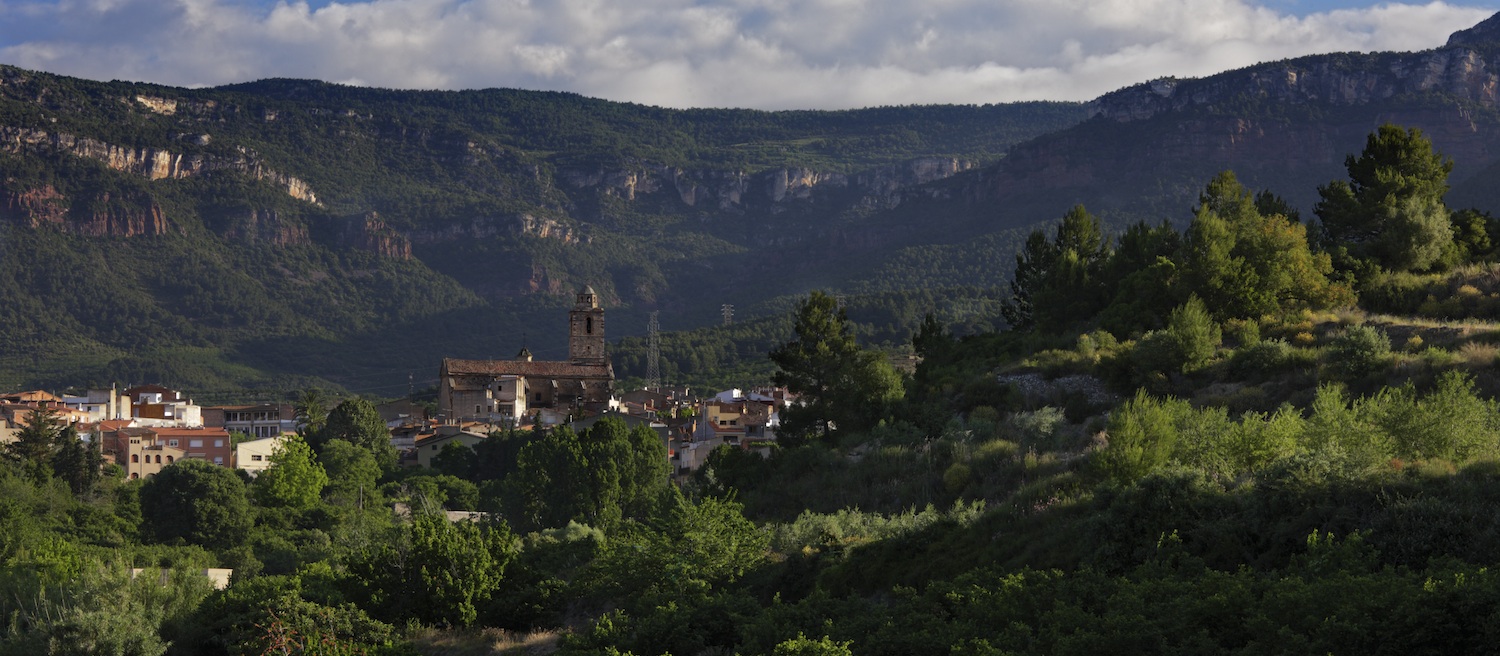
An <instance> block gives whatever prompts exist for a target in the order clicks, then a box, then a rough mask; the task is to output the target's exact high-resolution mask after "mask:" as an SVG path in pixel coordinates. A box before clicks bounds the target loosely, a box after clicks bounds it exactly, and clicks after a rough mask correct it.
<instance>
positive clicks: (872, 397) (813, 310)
mask: <svg viewBox="0 0 1500 656" xmlns="http://www.w3.org/2000/svg"><path fill="white" fill-rule="evenodd" d="M794 331H795V332H796V335H795V337H794V338H793V339H792V341H790V342H787V343H786V344H782V345H781V346H778V347H776V348H775V349H774V350H772V351H771V361H772V362H774V363H776V366H777V367H778V371H777V372H776V374H775V377H774V380H775V381H776V384H777V385H784V386H786V388H787V389H788V390H790V391H791V392H792V393H794V394H797V395H798V401H797V403H795V404H792V405H789V406H787V407H786V409H784V410H782V412H781V430H780V431H779V432H778V439H781V440H783V441H785V442H787V443H795V442H796V441H798V440H802V439H806V438H807V437H809V436H819V437H827V436H828V435H829V434H830V433H832V432H833V430H834V428H835V427H839V428H858V427H860V426H861V425H865V424H873V423H874V418H877V417H880V416H882V415H883V411H884V406H885V405H886V404H887V403H890V402H891V401H894V400H896V399H898V398H900V396H901V378H900V376H899V375H897V374H896V372H895V371H894V370H893V369H892V368H891V366H890V363H889V362H887V361H886V360H885V358H884V357H883V356H882V355H881V354H880V353H878V352H873V351H865V350H864V349H861V348H860V346H859V344H858V343H857V342H855V340H854V334H853V333H852V332H851V331H850V328H849V318H848V316H847V315H846V314H845V313H844V310H843V309H842V308H840V307H839V306H838V302H837V301H835V300H834V298H833V297H832V296H829V295H828V294H825V293H823V292H820V291H814V292H813V293H812V294H810V295H809V296H808V297H807V300H805V301H803V302H802V303H800V304H798V306H797V314H796V321H795V325H794Z"/></svg>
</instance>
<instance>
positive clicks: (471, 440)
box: [417, 426, 489, 467]
mask: <svg viewBox="0 0 1500 656" xmlns="http://www.w3.org/2000/svg"><path fill="white" fill-rule="evenodd" d="M487 439H489V434H488V433H476V432H473V431H469V430H463V429H460V428H459V427H458V426H439V427H438V430H437V432H436V433H434V434H433V435H431V436H428V437H426V438H423V439H420V440H417V464H419V465H421V466H423V467H431V466H432V459H433V457H435V456H437V455H438V454H439V453H442V452H443V447H445V446H447V445H448V444H449V443H450V442H457V443H459V444H462V445H464V446H466V447H469V448H471V449H472V448H474V446H475V445H476V444H479V443H480V442H483V441H485V440H487Z"/></svg>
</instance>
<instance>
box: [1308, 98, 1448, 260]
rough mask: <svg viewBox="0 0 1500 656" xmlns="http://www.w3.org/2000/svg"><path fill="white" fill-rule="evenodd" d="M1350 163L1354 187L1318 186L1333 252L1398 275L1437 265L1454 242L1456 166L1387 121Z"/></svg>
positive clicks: (1341, 184)
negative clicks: (1447, 202) (1447, 203)
mask: <svg viewBox="0 0 1500 656" xmlns="http://www.w3.org/2000/svg"><path fill="white" fill-rule="evenodd" d="M1344 165H1345V167H1346V168H1348V169H1349V181H1348V182H1344V181H1342V180H1335V181H1333V182H1331V183H1329V184H1328V185H1326V186H1322V187H1319V188H1318V193H1319V195H1320V196H1321V197H1322V199H1321V200H1320V201H1319V202H1318V205H1317V207H1316V209H1315V211H1316V213H1317V215H1318V218H1319V219H1320V220H1321V221H1322V231H1323V240H1324V243H1325V245H1326V247H1327V248H1329V249H1330V250H1332V249H1335V248H1339V247H1347V249H1348V251H1349V253H1350V254H1351V255H1353V256H1355V257H1360V258H1367V259H1370V260H1373V261H1374V262H1377V263H1379V264H1380V265H1381V266H1384V267H1386V268H1388V269H1393V270H1398V271H1411V270H1422V269H1426V268H1428V267H1430V266H1432V265H1433V264H1434V263H1436V262H1437V261H1438V259H1439V258H1440V257H1441V256H1442V255H1443V253H1444V250H1445V249H1446V248H1448V246H1449V245H1450V244H1451V243H1452V242H1453V228H1452V224H1451V222H1450V219H1449V214H1448V210H1447V208H1445V207H1444V206H1443V195H1444V194H1446V193H1447V192H1448V174H1449V173H1450V172H1452V170H1453V161H1452V160H1450V159H1447V158H1445V157H1443V156H1442V155H1440V154H1438V153H1436V152H1434V151H1433V150H1432V142H1431V141H1429V140H1428V139H1427V138H1426V137H1424V136H1422V131H1421V130H1419V129H1416V128H1411V129H1402V128H1400V127H1398V126H1395V125H1391V124H1389V123H1387V124H1385V125H1382V126H1380V128H1379V129H1377V130H1376V131H1375V132H1373V133H1371V134H1370V136H1369V138H1368V139H1367V140H1366V142H1365V148H1364V150H1363V151H1362V152H1361V153H1360V155H1359V157H1355V156H1354V155H1350V156H1349V157H1348V158H1346V159H1345V160H1344Z"/></svg>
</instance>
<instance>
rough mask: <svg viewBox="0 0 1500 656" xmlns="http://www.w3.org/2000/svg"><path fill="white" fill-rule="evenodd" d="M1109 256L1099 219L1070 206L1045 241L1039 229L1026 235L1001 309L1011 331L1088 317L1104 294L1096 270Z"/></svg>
mask: <svg viewBox="0 0 1500 656" xmlns="http://www.w3.org/2000/svg"><path fill="white" fill-rule="evenodd" d="M1109 258H1110V250H1109V241H1108V240H1107V239H1106V238H1105V237H1104V230H1103V227H1102V225H1101V224H1100V222H1099V219H1098V218H1096V217H1094V216H1093V215H1091V214H1089V213H1088V210H1085V209H1084V208H1083V206H1082V205H1077V206H1074V207H1073V209H1071V210H1068V213H1067V214H1065V215H1063V218H1062V221H1061V223H1059V224H1058V226H1057V232H1056V234H1054V235H1053V236H1052V240H1051V241H1050V242H1049V241H1048V240H1047V235H1046V233H1045V232H1043V231H1041V230H1034V231H1032V233H1031V235H1030V236H1029V237H1027V239H1026V245H1025V247H1024V248H1023V249H1022V251H1021V253H1020V254H1018V255H1016V270H1015V274H1014V275H1013V276H1012V278H1011V283H1010V289H1011V298H1010V299H1009V300H1007V301H1006V302H1005V303H1004V304H1003V305H1002V306H1001V313H1002V314H1003V315H1004V316H1005V319H1006V321H1008V322H1010V325H1011V327H1012V328H1013V329H1016V330H1025V329H1029V328H1032V327H1033V326H1040V327H1042V328H1044V329H1056V328H1062V327H1066V326H1070V325H1072V324H1074V323H1077V322H1079V321H1083V320H1086V319H1088V318H1089V317H1091V316H1092V315H1093V314H1094V313H1095V312H1097V311H1098V310H1099V308H1100V307H1101V306H1102V304H1103V302H1104V301H1105V300H1106V298H1107V297H1106V296H1105V293H1106V291H1105V290H1106V283H1105V281H1104V280H1103V278H1102V277H1101V275H1100V274H1101V271H1102V268H1103V267H1104V265H1105V262H1106V261H1107V260H1108V259H1109Z"/></svg>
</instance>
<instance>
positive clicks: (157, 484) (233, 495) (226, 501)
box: [141, 458, 251, 549]
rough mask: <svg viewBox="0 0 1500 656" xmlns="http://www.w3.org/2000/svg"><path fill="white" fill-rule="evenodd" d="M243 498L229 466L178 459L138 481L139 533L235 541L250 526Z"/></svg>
mask: <svg viewBox="0 0 1500 656" xmlns="http://www.w3.org/2000/svg"><path fill="white" fill-rule="evenodd" d="M245 497H246V494H245V484H244V483H243V482H241V481H240V478H239V476H236V475H235V474H234V472H233V471H230V470H228V469H225V468H223V467H219V466H216V465H213V464H210V463H207V462H204V461H202V460H194V459H190V458H184V459H182V460H178V461H177V462H176V463H174V464H172V465H168V466H167V467H166V468H164V469H162V470H161V473H159V474H156V475H155V476H152V477H150V478H148V479H146V482H145V484H144V485H142V486H141V518H142V524H141V532H142V533H144V534H146V535H149V536H151V538H152V539H153V540H155V541H157V542H163V543H173V542H176V541H183V542H186V543H187V544H196V545H201V546H204V547H208V548H211V549H225V548H229V547H234V546H237V545H239V544H241V543H242V542H243V541H244V539H245V534H246V532H247V531H249V530H250V523H251V516H250V504H249V501H247V500H246V498H245Z"/></svg>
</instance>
